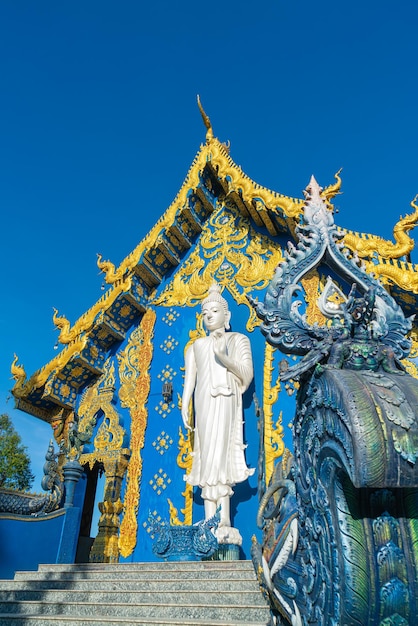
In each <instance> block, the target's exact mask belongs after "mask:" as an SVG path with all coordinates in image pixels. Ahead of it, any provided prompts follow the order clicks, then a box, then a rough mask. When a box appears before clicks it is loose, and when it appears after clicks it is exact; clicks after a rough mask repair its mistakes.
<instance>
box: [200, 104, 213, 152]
mask: <svg viewBox="0 0 418 626" xmlns="http://www.w3.org/2000/svg"><path fill="white" fill-rule="evenodd" d="M197 106H198V107H199V111H200V115H201V116H202V120H203V123H204V125H205V126H206V131H207V132H206V141H207V143H209V142H210V141H212V139H213V130H212V124H211V123H210V119H209V116H208V115H206V113H205V111H204V110H203V107H202V103H201V102H200V96H197Z"/></svg>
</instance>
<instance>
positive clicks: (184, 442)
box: [177, 428, 193, 526]
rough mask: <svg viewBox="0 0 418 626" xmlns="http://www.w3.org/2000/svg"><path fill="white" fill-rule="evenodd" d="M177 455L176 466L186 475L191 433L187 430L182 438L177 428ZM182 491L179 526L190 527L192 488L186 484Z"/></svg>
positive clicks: (190, 451) (190, 455) (188, 466)
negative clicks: (182, 503)
mask: <svg viewBox="0 0 418 626" xmlns="http://www.w3.org/2000/svg"><path fill="white" fill-rule="evenodd" d="M178 446H179V450H180V452H179V454H178V456H177V465H178V466H179V467H180V468H181V469H184V470H185V473H186V474H188V473H189V472H190V470H191V469H192V461H193V458H192V451H193V441H192V431H190V430H188V431H187V432H186V436H184V434H183V431H182V429H181V428H179V443H178ZM184 485H185V486H184V491H183V492H182V494H181V495H182V496H183V497H184V508H183V509H181V512H182V513H183V515H184V521H183V522H180V524H183V525H186V526H190V525H191V524H192V523H193V487H192V485H189V484H188V483H186V482H185V483H184Z"/></svg>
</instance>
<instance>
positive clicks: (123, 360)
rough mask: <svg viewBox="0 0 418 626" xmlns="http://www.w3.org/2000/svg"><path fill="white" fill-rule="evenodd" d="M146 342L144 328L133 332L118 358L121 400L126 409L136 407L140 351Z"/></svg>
mask: <svg viewBox="0 0 418 626" xmlns="http://www.w3.org/2000/svg"><path fill="white" fill-rule="evenodd" d="M143 340H144V333H143V329H142V326H138V327H137V328H135V330H133V331H132V333H131V335H130V337H129V341H128V343H127V345H126V348H125V349H124V350H122V351H121V352H119V353H118V354H117V355H116V356H117V359H118V362H119V380H120V388H119V399H120V403H121V405H122V406H123V407H124V408H128V409H133V408H135V406H136V401H137V400H136V393H135V390H136V384H137V379H138V376H139V357H140V349H141V346H142V343H143Z"/></svg>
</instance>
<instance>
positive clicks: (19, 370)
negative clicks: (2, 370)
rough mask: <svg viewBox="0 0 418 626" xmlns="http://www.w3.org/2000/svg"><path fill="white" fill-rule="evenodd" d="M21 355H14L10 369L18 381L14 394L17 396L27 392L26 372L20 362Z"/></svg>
mask: <svg viewBox="0 0 418 626" xmlns="http://www.w3.org/2000/svg"><path fill="white" fill-rule="evenodd" d="M18 360H19V357H18V356H17V354H15V355H14V358H13V361H12V364H11V366H10V371H11V374H12V377H13V379H14V380H15V381H16V383H15V386H14V387H13V394H14V396H15V397H16V398H18V397H20V395H22V394H23V393H24V392H25V382H26V372H25V368H24V367H23V365H19V364H18Z"/></svg>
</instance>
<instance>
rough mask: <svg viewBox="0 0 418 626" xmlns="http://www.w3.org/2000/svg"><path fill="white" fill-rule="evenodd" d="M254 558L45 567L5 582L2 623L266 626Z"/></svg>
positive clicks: (0, 597) (0, 591) (0, 596)
mask: <svg viewBox="0 0 418 626" xmlns="http://www.w3.org/2000/svg"><path fill="white" fill-rule="evenodd" d="M269 617H270V611H269V608H268V606H267V603H266V601H265V600H264V598H263V595H262V594H261V592H260V589H259V586H258V583H257V580H256V576H255V573H254V569H253V566H252V563H251V562H250V561H187V562H185V561H182V562H167V563H166V562H160V563H120V564H101V563H86V564H80V565H40V566H39V569H38V571H36V572H16V575H15V577H14V579H13V580H1V581H0V626H44V625H45V626H117V625H118V626H121V625H124V626H126V625H127V624H129V625H131V626H134V625H136V624H138V625H145V624H147V625H148V626H157V625H161V626H175V625H180V624H182V625H184V626H186V625H187V626H192V625H196V626H203V625H206V626H238V624H239V626H265V625H266V624H267V623H268V622H269Z"/></svg>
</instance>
